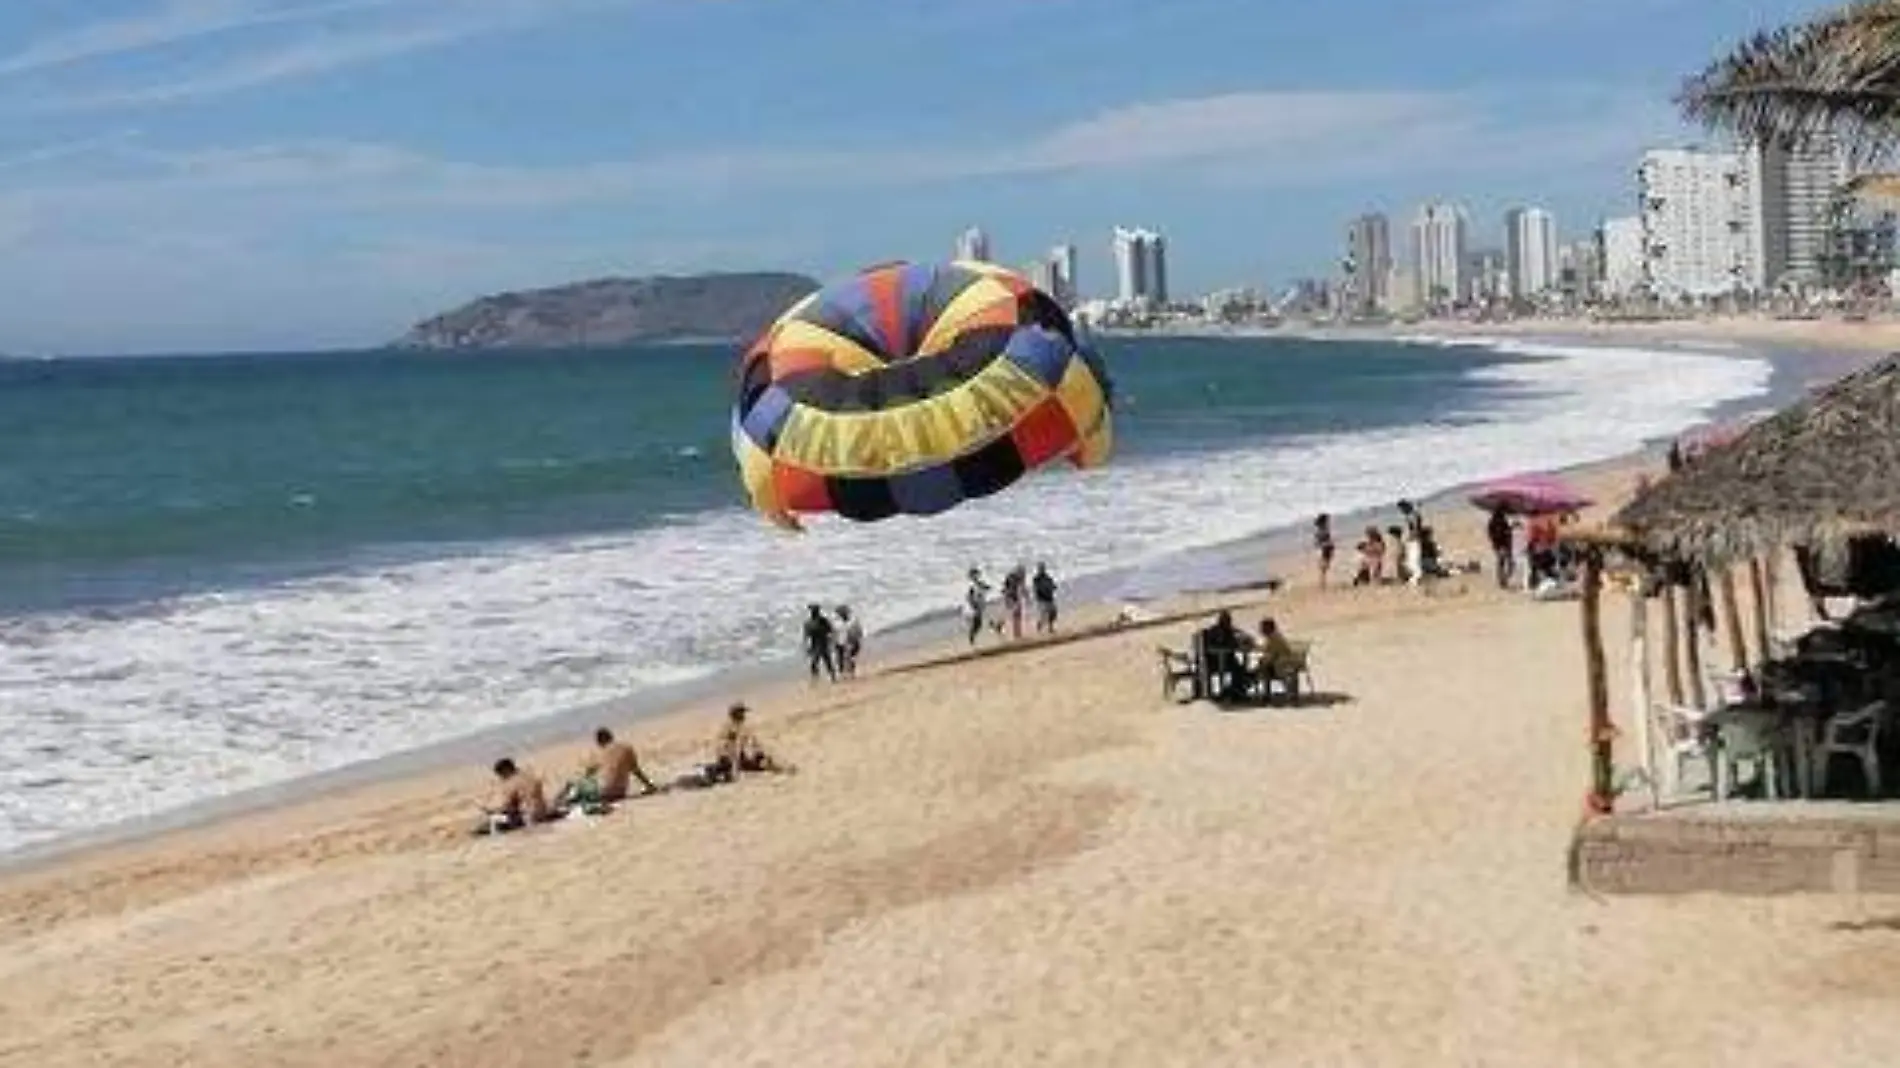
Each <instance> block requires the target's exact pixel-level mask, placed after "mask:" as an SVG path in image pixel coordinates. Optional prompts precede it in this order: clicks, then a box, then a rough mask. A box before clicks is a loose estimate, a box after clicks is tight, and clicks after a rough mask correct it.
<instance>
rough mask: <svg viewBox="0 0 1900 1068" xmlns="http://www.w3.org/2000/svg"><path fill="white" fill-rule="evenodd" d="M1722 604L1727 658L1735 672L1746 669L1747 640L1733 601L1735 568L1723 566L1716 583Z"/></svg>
mask: <svg viewBox="0 0 1900 1068" xmlns="http://www.w3.org/2000/svg"><path fill="white" fill-rule="evenodd" d="M1715 589H1716V599H1717V600H1718V601H1720V602H1721V604H1722V629H1723V630H1725V631H1727V632H1728V659H1729V664H1730V665H1731V666H1733V667H1734V669H1735V672H1736V674H1740V673H1742V672H1744V671H1747V670H1748V641H1747V639H1745V638H1743V637H1742V610H1741V607H1740V606H1739V605H1737V604H1736V603H1735V569H1734V568H1732V567H1727V566H1724V567H1723V568H1722V574H1721V576H1720V578H1719V580H1718V581H1717V583H1716V587H1715Z"/></svg>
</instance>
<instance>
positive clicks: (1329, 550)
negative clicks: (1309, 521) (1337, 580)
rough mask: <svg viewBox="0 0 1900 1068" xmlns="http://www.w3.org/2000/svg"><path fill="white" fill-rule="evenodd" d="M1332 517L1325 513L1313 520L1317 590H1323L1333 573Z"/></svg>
mask: <svg viewBox="0 0 1900 1068" xmlns="http://www.w3.org/2000/svg"><path fill="white" fill-rule="evenodd" d="M1334 549H1335V546H1334V545H1333V517H1332V516H1330V515H1327V514H1326V513H1325V512H1321V513H1320V514H1319V518H1318V519H1315V520H1313V551H1314V552H1316V553H1318V554H1319V588H1320V589H1322V590H1323V589H1325V588H1326V586H1327V583H1328V582H1329V581H1330V580H1331V576H1332V572H1333V551H1334Z"/></svg>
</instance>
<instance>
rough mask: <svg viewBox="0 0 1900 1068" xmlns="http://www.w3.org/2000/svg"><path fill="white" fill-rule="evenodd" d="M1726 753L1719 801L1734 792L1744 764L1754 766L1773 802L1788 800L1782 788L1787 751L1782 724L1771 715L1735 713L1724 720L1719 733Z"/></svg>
mask: <svg viewBox="0 0 1900 1068" xmlns="http://www.w3.org/2000/svg"><path fill="white" fill-rule="evenodd" d="M1718 737H1719V739H1720V741H1721V746H1722V751H1721V754H1720V759H1721V765H1720V768H1719V770H1720V771H1721V772H1722V774H1721V776H1720V777H1719V778H1718V780H1717V782H1716V784H1715V799H1716V800H1718V801H1720V800H1722V799H1723V798H1725V797H1727V796H1728V794H1729V793H1730V792H1731V791H1730V787H1731V786H1733V785H1734V783H1735V781H1736V779H1737V778H1738V777H1739V776H1738V774H1737V773H1738V772H1739V771H1740V770H1741V766H1742V765H1743V764H1749V765H1752V766H1753V768H1754V771H1755V774H1756V776H1757V778H1758V779H1759V780H1760V782H1761V785H1762V794H1763V796H1764V797H1767V798H1770V799H1776V798H1782V797H1786V796H1787V794H1786V793H1785V792H1784V791H1783V790H1782V788H1781V758H1782V753H1783V752H1784V751H1785V749H1786V748H1787V746H1786V743H1785V738H1784V735H1783V733H1782V730H1781V724H1780V721H1779V720H1778V719H1777V718H1776V717H1775V716H1774V715H1772V714H1770V713H1767V712H1761V713H1755V714H1747V713H1743V714H1731V715H1729V716H1728V717H1726V718H1724V719H1723V720H1722V722H1721V726H1720V729H1719V732H1718Z"/></svg>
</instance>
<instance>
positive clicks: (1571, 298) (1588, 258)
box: [1555, 237, 1603, 305]
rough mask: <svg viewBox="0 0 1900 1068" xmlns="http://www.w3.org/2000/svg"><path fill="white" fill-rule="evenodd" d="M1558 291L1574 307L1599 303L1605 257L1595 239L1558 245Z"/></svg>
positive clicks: (1556, 286)
mask: <svg viewBox="0 0 1900 1068" xmlns="http://www.w3.org/2000/svg"><path fill="white" fill-rule="evenodd" d="M1555 289H1556V291H1557V293H1558V294H1559V295H1561V296H1562V297H1563V298H1564V300H1565V302H1567V303H1569V304H1571V305H1577V304H1582V303H1584V302H1587V301H1592V300H1595V299H1596V298H1597V295H1598V294H1600V293H1601V292H1602V291H1603V255H1602V251H1601V250H1600V249H1598V248H1597V242H1596V238H1595V237H1591V238H1588V239H1585V240H1582V241H1572V242H1570V243H1568V244H1564V245H1559V246H1557V281H1556V285H1555Z"/></svg>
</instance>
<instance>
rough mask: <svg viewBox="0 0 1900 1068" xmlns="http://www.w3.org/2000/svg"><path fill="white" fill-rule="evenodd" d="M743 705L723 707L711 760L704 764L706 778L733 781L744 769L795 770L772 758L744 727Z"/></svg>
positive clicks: (716, 780)
mask: <svg viewBox="0 0 1900 1068" xmlns="http://www.w3.org/2000/svg"><path fill="white" fill-rule="evenodd" d="M747 711H748V710H747V708H746V706H745V705H743V704H735V705H733V706H732V707H731V708H728V709H727V710H726V723H725V726H723V727H720V728H719V735H718V737H717V738H716V739H715V740H714V742H713V753H714V756H713V762H712V763H711V764H708V765H707V766H706V778H707V779H708V780H710V781H712V782H734V781H736V780H737V779H738V778H739V776H740V775H741V774H744V773H748V772H783V773H785V774H790V773H791V772H792V771H794V770H795V769H794V768H793V767H792V766H791V765H790V764H786V763H783V762H782V761H779V760H776V759H774V758H773V757H772V755H771V754H770V753H767V752H766V751H765V749H764V747H763V746H761V745H760V744H759V738H758V735H756V734H753V733H752V728H750V727H748V726H746V712H747Z"/></svg>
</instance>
